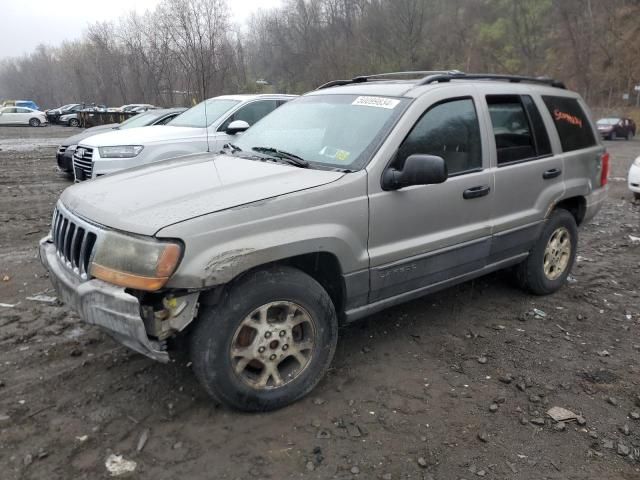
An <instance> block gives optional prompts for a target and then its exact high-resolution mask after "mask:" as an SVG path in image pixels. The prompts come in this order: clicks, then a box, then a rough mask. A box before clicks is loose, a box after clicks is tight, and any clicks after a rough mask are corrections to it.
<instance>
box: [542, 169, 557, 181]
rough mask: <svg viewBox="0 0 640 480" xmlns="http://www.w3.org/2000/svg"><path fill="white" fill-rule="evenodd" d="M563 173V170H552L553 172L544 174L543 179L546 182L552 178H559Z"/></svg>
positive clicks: (548, 171) (549, 171)
mask: <svg viewBox="0 0 640 480" xmlns="http://www.w3.org/2000/svg"><path fill="white" fill-rule="evenodd" d="M561 173H562V170H560V169H559V168H552V169H551V170H547V171H546V172H544V173H543V174H542V178H544V179H545V180H549V179H550V178H556V177H559V176H560V174H561Z"/></svg>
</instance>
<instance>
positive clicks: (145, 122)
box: [56, 108, 186, 176]
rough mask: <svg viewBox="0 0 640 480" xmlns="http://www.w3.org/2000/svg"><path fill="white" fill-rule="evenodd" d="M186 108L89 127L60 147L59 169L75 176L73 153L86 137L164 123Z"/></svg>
mask: <svg viewBox="0 0 640 480" xmlns="http://www.w3.org/2000/svg"><path fill="white" fill-rule="evenodd" d="M185 110H186V108H164V109H157V110H151V111H149V112H146V113H141V114H140V115H136V116H135V117H131V118H129V119H127V120H125V121H124V122H122V123H109V124H106V125H98V126H96V127H91V128H87V129H86V130H83V131H82V132H80V133H77V134H75V135H73V136H71V137H69V138H67V139H66V140H64V141H63V142H62V144H61V145H60V146H59V147H58V150H57V152H56V161H57V163H58V171H60V172H62V173H64V174H67V175H71V176H73V153H74V152H75V151H76V148H77V146H78V143H79V142H81V141H82V140H84V139H86V138H89V137H92V136H94V135H97V134H99V133H105V132H109V131H112V130H126V129H128V128H138V127H146V126H149V125H164V124H166V123H167V122H169V121H171V120H172V119H174V118H175V117H177V116H178V115H180V114H181V113H182V112H184V111H185Z"/></svg>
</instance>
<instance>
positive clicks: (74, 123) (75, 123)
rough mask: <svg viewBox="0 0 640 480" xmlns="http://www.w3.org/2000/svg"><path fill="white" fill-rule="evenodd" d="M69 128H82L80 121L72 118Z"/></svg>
mask: <svg viewBox="0 0 640 480" xmlns="http://www.w3.org/2000/svg"><path fill="white" fill-rule="evenodd" d="M69 126H70V127H79V126H80V120H78V119H77V118H72V119H71V120H69Z"/></svg>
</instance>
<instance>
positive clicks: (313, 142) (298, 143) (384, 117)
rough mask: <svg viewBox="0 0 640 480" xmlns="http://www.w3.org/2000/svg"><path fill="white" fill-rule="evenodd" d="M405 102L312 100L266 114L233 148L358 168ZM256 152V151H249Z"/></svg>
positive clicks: (345, 98)
mask: <svg viewBox="0 0 640 480" xmlns="http://www.w3.org/2000/svg"><path fill="white" fill-rule="evenodd" d="M406 102H407V100H405V99H397V98H389V97H365V96H358V95H311V96H308V97H301V98H299V99H297V100H293V101H291V102H288V103H286V104H285V105H283V106H282V107H280V108H278V109H277V110H275V111H274V112H273V113H271V114H269V115H267V116H266V117H264V118H263V119H262V120H260V121H259V122H258V123H256V124H255V125H254V126H252V127H251V128H250V129H249V130H247V131H246V132H245V133H244V134H243V135H242V136H241V137H240V138H239V139H238V140H237V141H236V142H234V143H235V145H237V146H238V147H240V148H241V149H242V150H244V151H252V149H254V148H256V147H258V148H260V147H270V148H275V149H277V150H281V151H284V152H288V153H292V154H294V155H297V156H299V157H301V158H302V159H304V160H306V161H307V162H309V163H311V166H314V164H315V165H316V166H319V165H324V166H328V167H336V168H341V169H349V170H355V169H358V168H360V167H362V166H363V165H364V164H365V163H366V162H367V161H368V160H369V158H370V156H371V154H372V153H373V150H374V149H375V148H376V147H377V142H375V140H376V139H380V138H381V136H382V135H383V134H385V133H386V132H387V131H388V130H389V129H390V128H391V126H392V125H393V123H394V121H395V120H396V119H397V118H398V117H399V115H400V113H401V112H402V110H403V107H404V105H405V104H406ZM254 151H255V150H254Z"/></svg>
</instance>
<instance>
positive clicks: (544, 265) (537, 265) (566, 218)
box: [517, 208, 578, 295]
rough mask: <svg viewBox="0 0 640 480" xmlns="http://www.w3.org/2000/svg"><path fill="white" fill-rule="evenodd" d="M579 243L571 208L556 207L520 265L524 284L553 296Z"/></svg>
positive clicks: (540, 292)
mask: <svg viewBox="0 0 640 480" xmlns="http://www.w3.org/2000/svg"><path fill="white" fill-rule="evenodd" d="M577 246H578V226H577V225H576V220H575V218H574V217H573V215H571V213H569V212H568V211H567V210H564V209H562V208H559V209H557V210H554V211H553V212H552V213H551V215H550V216H549V218H548V219H547V220H546V222H545V225H544V228H543V229H542V233H541V235H540V237H539V238H538V241H537V242H536V244H535V246H534V247H533V250H531V252H530V254H529V256H528V257H527V259H526V260H525V261H524V262H522V263H521V264H520V265H519V266H518V270H517V276H518V280H519V283H520V285H521V286H522V287H523V288H525V289H526V290H528V291H529V292H531V293H534V294H536V295H549V294H551V293H554V292H556V291H558V290H559V289H560V288H561V287H562V286H563V285H564V283H565V282H566V280H567V277H568V276H569V272H571V268H572V267H573V263H574V261H575V258H576V248H577Z"/></svg>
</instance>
